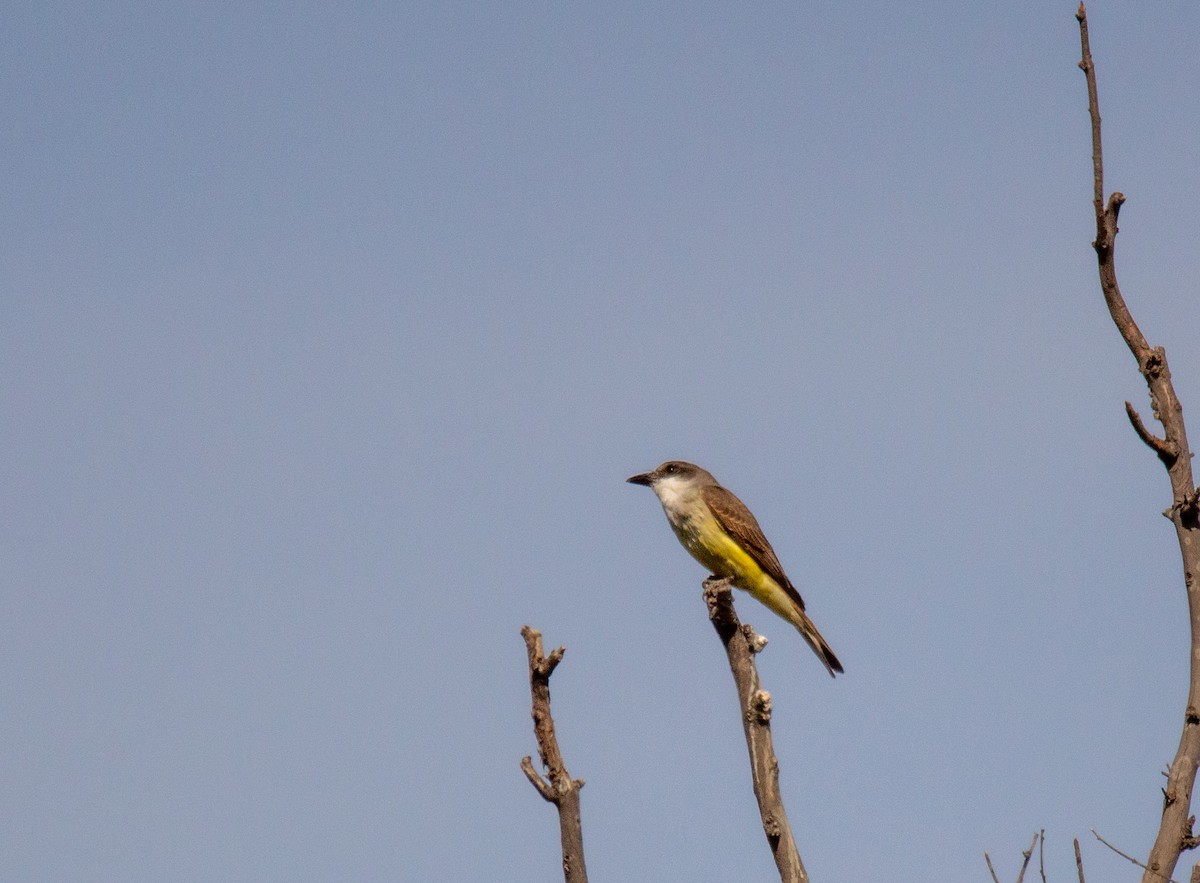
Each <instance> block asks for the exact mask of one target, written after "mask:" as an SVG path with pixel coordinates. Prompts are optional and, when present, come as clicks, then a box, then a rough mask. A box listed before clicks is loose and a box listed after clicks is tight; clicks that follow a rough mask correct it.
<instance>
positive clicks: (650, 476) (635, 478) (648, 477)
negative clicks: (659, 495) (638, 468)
mask: <svg viewBox="0 0 1200 883" xmlns="http://www.w3.org/2000/svg"><path fill="white" fill-rule="evenodd" d="M625 480H626V481H627V482H629V483H630V484H644V485H645V486H646V487H650V485H651V484H653V483H654V473H653V472H643V473H642V474H641V475H631V476H629V478H627V479H625Z"/></svg>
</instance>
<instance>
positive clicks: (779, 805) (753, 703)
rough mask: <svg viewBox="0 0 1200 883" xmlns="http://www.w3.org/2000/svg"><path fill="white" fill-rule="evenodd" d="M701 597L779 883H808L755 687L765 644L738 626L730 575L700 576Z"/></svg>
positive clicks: (764, 696) (762, 700) (762, 693)
mask: <svg viewBox="0 0 1200 883" xmlns="http://www.w3.org/2000/svg"><path fill="white" fill-rule="evenodd" d="M704 602H705V604H707V605H708V617H709V619H710V620H712V624H713V628H714V629H716V632H717V636H718V637H719V638H720V639H721V643H722V644H723V645H724V646H725V653H726V655H727V656H728V657H729V668H730V670H731V671H732V672H733V681H734V684H735V685H736V686H737V694H738V706H739V707H740V708H741V712H742V729H743V730H744V731H745V734H746V748H747V750H748V751H749V752H750V774H751V778H752V780H753V783H754V796H755V797H756V798H757V799H758V812H759V815H760V816H761V818H762V826H763V831H764V832H765V833H766V835H767V843H768V844H769V845H770V847H771V854H772V855H773V856H774V857H775V866H776V867H777V868H778V869H779V879H780V880H781V881H782V883H808V874H807V873H806V872H805V870H804V863H803V862H802V861H801V860H800V852H799V850H797V849H796V841H795V840H794V839H793V838H792V828H791V825H790V824H789V823H788V817H787V812H786V811H785V810H784V808H783V795H782V794H781V793H780V791H779V761H778V759H777V758H776V757H775V748H774V746H773V743H772V739H771V694H770V693H768V692H767V691H766V690H763V689H762V688H761V687H760V686H759V681H758V670H757V669H756V668H755V665H754V654H755V653H757V652H758V651H759V650H761V649H762V647H763V644H764V643H765V642H764V641H763V640H762V639H761V638H760V636H758V635H756V634H755V633H754V630H753V629H752V628H751V627H750V626H748V625H745V626H743V625H741V623H740V622H739V621H738V616H737V612H736V611H735V610H734V609H733V591H732V590H731V589H730V582H729V580H728V579H717V578H716V577H709V578H708V579H706V580H705V581H704Z"/></svg>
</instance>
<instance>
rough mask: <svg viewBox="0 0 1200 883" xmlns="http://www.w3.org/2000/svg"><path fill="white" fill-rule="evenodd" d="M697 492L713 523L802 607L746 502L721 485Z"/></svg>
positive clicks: (801, 601) (797, 595) (802, 604)
mask: <svg viewBox="0 0 1200 883" xmlns="http://www.w3.org/2000/svg"><path fill="white" fill-rule="evenodd" d="M700 494H701V496H702V497H703V498H704V502H705V503H707V504H708V508H709V510H710V511H711V512H712V514H713V515H714V516H715V517H716V519H717V523H718V524H720V525H721V527H722V528H723V529H724V530H725V532H726V533H727V534H729V535H730V536H731V537H733V538H734V540H736V541H737V544H738V545H739V546H741V547H742V548H743V549H745V550H746V552H748V553H749V555H750V557H751V558H753V559H754V561H755V563H756V564H758V566H759V567H761V568H762V569H763V571H764V572H765V573H766V574H767V576H769V577H771V579H773V580H775V582H777V583H779V585H780V586H782V587H783V590H784V591H785V592H787V593H788V597H790V598H791V599H792V600H793V601H795V602H796V603H797V604H799V605H800V609H801V610H803V609H804V599H803V598H801V597H800V593H799V592H797V591H796V587H795V586H793V585H792V581H791V580H790V579H788V578H787V574H786V573H784V572H783V565H782V564H780V563H779V556H777V555H776V554H775V550H774V549H772V548H771V544H770V543H769V542H767V538H766V536H765V535H764V534H763V532H762V528H761V527H759V526H758V521H757V520H755V518H754V515H753V513H751V511H750V510H749V509H747V508H746V504H745V503H743V502H742V501H741V500H739V499H738V498H737V497H735V496H734V495H733V494H732V493H730V492H729V491H727V490H725V488H723V487H721V486H720V485H716V484H714V485H709V486H708V487H705V488H702V489H701V491H700Z"/></svg>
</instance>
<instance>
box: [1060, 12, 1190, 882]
mask: <svg viewBox="0 0 1200 883" xmlns="http://www.w3.org/2000/svg"><path fill="white" fill-rule="evenodd" d="M1075 17H1076V19H1078V21H1079V41H1080V48H1081V53H1082V57H1081V58H1080V61H1079V67H1080V69H1082V70H1083V73H1084V76H1085V77H1086V79H1087V92H1088V115H1089V116H1090V117H1091V122H1092V182H1093V192H1092V204H1093V207H1094V209H1095V214H1096V239H1095V241H1094V242H1093V243H1092V246H1093V247H1094V248H1095V250H1096V260H1097V263H1098V266H1099V271H1100V289H1101V291H1102V292H1103V293H1104V301H1105V303H1106V304H1107V305H1108V311H1109V314H1110V315H1111V316H1112V320H1113V323H1114V324H1115V325H1116V326H1117V330H1118V331H1120V333H1121V337H1122V338H1123V339H1124V340H1125V344H1126V345H1127V346H1128V347H1129V351H1130V352H1131V353H1133V356H1134V358H1135V359H1137V364H1138V370H1139V371H1140V372H1141V374H1142V377H1143V378H1144V379H1145V381H1146V386H1147V387H1148V388H1149V390H1150V405H1151V409H1152V410H1153V412H1154V416H1155V417H1156V418H1157V419H1158V421H1159V422H1160V423H1161V424H1162V427H1163V436H1162V438H1161V439H1159V438H1156V437H1155V436H1154V435H1153V434H1152V433H1150V432H1149V431H1148V430H1147V429H1146V427H1145V425H1144V424H1142V421H1141V418H1140V417H1138V416H1137V415H1136V412H1134V411H1133V409H1132V408H1129V407H1127V410H1126V413H1127V414H1129V418H1130V421H1131V422H1132V423H1133V428H1134V431H1136V432H1137V434H1138V437H1139V438H1141V440H1142V441H1143V442H1145V443H1146V444H1147V445H1149V446H1150V447H1151V448H1152V449H1153V450H1154V452H1155V454H1157V455H1158V457H1159V459H1160V460H1161V461H1162V463H1163V465H1164V466H1165V467H1166V469H1167V475H1168V477H1169V478H1170V482H1171V499H1172V504H1171V507H1170V508H1169V509H1168V510H1167V514H1168V517H1169V518H1170V519H1171V521H1172V523H1173V524H1174V525H1175V535H1176V539H1177V540H1178V542H1179V553H1180V556H1181V557H1182V559H1183V573H1184V586H1185V588H1186V591H1187V600H1188V617H1189V623H1190V625H1191V654H1190V659H1191V672H1190V677H1189V682H1188V699H1187V706H1186V707H1185V709H1184V713H1183V731H1182V733H1181V734H1180V737H1179V747H1178V749H1176V752H1175V759H1174V760H1173V761H1172V763H1171V766H1170V769H1169V771H1168V774H1167V787H1166V788H1164V789H1163V811H1162V819H1161V821H1160V823H1159V828H1158V835H1157V836H1156V837H1155V840H1154V846H1153V847H1152V848H1151V849H1150V856H1149V858H1148V859H1147V861H1146V865H1145V868H1146V871H1145V873H1144V874H1143V875H1142V883H1154V881H1157V880H1164V879H1167V878H1169V877H1170V876H1171V875H1172V874H1173V873H1174V872H1175V866H1176V864H1178V862H1179V854H1180V853H1181V852H1182V851H1183V850H1184V849H1185V848H1187V847H1188V846H1189V845H1192V844H1194V843H1195V842H1196V840H1195V838H1194V837H1193V835H1192V828H1191V824H1190V822H1189V813H1190V809H1191V797H1192V787H1193V786H1194V785H1195V783H1196V768H1197V763H1198V762H1200V512H1198V509H1197V503H1196V499H1197V490H1196V483H1195V481H1194V480H1193V478H1192V454H1191V448H1190V447H1189V446H1188V440H1187V428H1186V426H1185V424H1184V422H1183V406H1182V405H1181V404H1180V402H1179V398H1178V397H1177V396H1176V395H1175V387H1174V385H1173V384H1172V382H1171V370H1170V368H1169V367H1168V365H1167V354H1166V351H1165V350H1164V349H1163V348H1162V347H1151V346H1150V344H1149V343H1147V342H1146V338H1145V337H1144V336H1143V335H1142V332H1141V330H1140V329H1139V328H1138V326H1137V323H1136V322H1134V321H1133V316H1132V315H1131V314H1130V312H1129V308H1128V307H1127V306H1126V304H1125V298H1124V297H1123V296H1122V294H1121V289H1120V286H1118V285H1117V270H1116V261H1115V257H1114V249H1115V241H1116V235H1117V216H1118V214H1119V213H1120V211H1121V205H1122V204H1123V203H1124V202H1125V197H1124V195H1123V194H1121V193H1113V194H1112V195H1111V196H1110V197H1109V198H1108V202H1107V204H1106V203H1105V201H1104V156H1103V151H1102V147H1101V137H1100V100H1099V98H1098V92H1097V88H1096V66H1095V63H1094V62H1093V60H1092V50H1091V46H1090V44H1089V41H1088V23H1087V10H1086V9H1084V6H1083V4H1082V3H1080V4H1079V11H1078V12H1077V13H1076V14H1075Z"/></svg>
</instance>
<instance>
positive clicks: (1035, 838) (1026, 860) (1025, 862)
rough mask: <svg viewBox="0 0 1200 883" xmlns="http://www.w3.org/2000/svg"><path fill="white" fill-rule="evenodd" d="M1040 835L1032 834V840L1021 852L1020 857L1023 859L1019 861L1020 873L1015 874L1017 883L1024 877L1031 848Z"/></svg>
mask: <svg viewBox="0 0 1200 883" xmlns="http://www.w3.org/2000/svg"><path fill="white" fill-rule="evenodd" d="M1040 836H1041V835H1040V834H1034V835H1033V842H1031V843H1030V844H1029V848H1028V849H1027V850H1025V851H1024V852H1023V853H1021V857H1022V858H1024V859H1025V861H1023V862H1021V873H1019V874H1017V883H1021V881H1022V880H1024V879H1025V869H1026V868H1028V867H1029V860H1030V859H1031V858H1033V848H1034V847H1035V846H1037V843H1038V837H1040Z"/></svg>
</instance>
